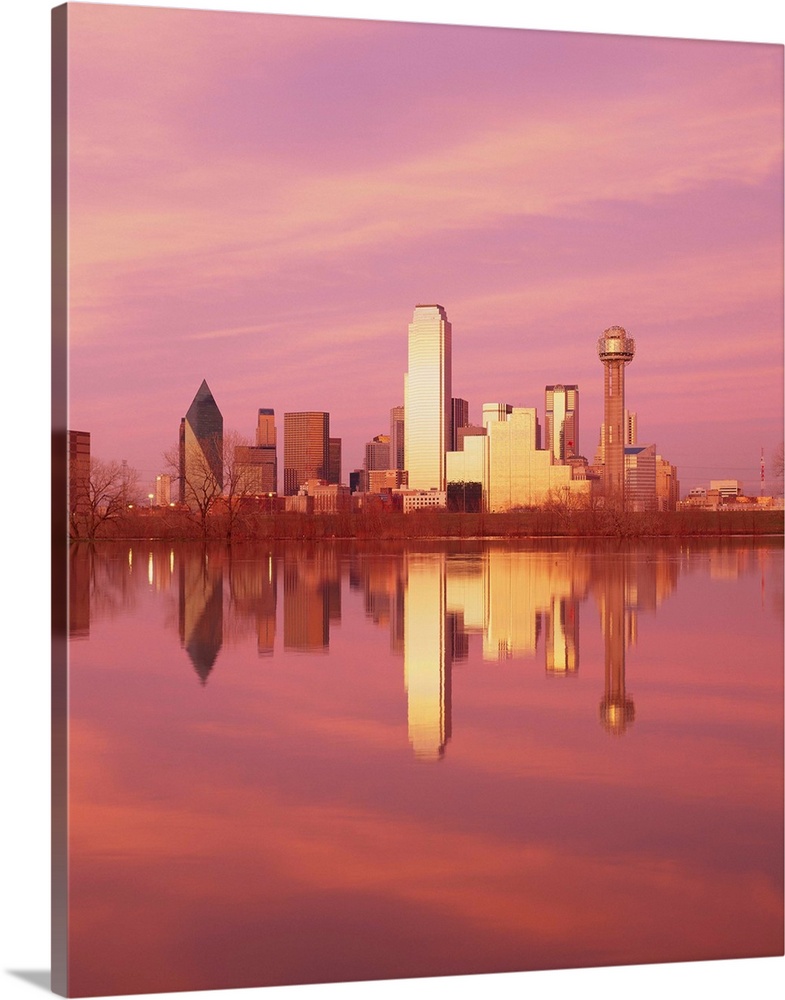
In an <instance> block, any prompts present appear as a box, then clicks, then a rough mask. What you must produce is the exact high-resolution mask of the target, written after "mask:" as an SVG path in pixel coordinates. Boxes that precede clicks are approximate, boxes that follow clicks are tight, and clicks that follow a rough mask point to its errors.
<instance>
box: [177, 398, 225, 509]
mask: <svg viewBox="0 0 785 1000" xmlns="http://www.w3.org/2000/svg"><path fill="white" fill-rule="evenodd" d="M223 428H224V421H223V417H222V416H221V411H220V410H219V409H218V406H217V404H216V402H215V399H214V398H213V394H212V393H211V392H210V387H209V386H208V385H207V381H206V380H203V381H202V384H201V385H200V386H199V391H198V392H197V393H196V395H195V396H194V398H193V401H192V402H191V405H190V406H189V407H188V412H187V413H186V415H185V416H184V417H183V418H182V420H181V421H180V502H181V503H187V504H189V506H194V504H196V505H197V506H199V507H202V505H203V504H204V503H206V502H209V500H210V499H211V498H214V497H216V496H218V495H219V494H220V493H221V491H222V489H223Z"/></svg>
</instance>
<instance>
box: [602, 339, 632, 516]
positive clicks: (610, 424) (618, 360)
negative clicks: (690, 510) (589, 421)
mask: <svg viewBox="0 0 785 1000" xmlns="http://www.w3.org/2000/svg"><path fill="white" fill-rule="evenodd" d="M597 353H598V354H599V357H600V361H601V362H602V364H603V367H604V368H605V393H604V398H605V421H604V424H603V440H602V452H603V458H604V465H603V491H604V493H605V498H606V500H613V501H614V502H615V503H618V504H620V505H623V504H624V438H625V429H624V369H625V368H626V367H627V365H628V364H629V363H630V362H631V361H632V359H633V357H634V356H635V341H634V340H633V339H632V337H628V336H627V331H626V330H625V329H624V327H621V326H610V327H608V329H607V330H605V331H604V333H603V335H602V336H601V337H600V338H599V340H598V341H597Z"/></svg>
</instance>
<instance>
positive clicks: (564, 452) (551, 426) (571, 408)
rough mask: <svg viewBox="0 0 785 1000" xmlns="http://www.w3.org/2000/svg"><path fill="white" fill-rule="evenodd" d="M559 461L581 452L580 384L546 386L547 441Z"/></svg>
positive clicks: (544, 444) (546, 445)
mask: <svg viewBox="0 0 785 1000" xmlns="http://www.w3.org/2000/svg"><path fill="white" fill-rule="evenodd" d="M543 447H544V448H547V449H548V450H549V451H550V453H551V454H552V455H553V457H554V460H555V461H557V462H565V461H566V460H567V459H568V458H571V457H572V456H573V455H579V454H580V448H579V445H578V386H577V385H546V386H545V441H544V442H543Z"/></svg>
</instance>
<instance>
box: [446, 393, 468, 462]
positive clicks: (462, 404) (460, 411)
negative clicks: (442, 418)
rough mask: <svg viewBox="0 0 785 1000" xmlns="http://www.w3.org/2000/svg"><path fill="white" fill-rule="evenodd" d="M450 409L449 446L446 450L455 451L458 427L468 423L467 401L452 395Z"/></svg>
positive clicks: (465, 425)
mask: <svg viewBox="0 0 785 1000" xmlns="http://www.w3.org/2000/svg"><path fill="white" fill-rule="evenodd" d="M450 411H451V415H450V447H449V449H448V451H457V450H458V429H459V428H460V427H468V425H469V403H468V402H467V400H465V399H456V398H455V397H453V399H452V400H451V407H450Z"/></svg>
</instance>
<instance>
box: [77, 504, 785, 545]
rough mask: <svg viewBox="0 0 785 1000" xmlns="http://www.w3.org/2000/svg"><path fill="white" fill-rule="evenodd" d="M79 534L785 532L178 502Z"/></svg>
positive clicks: (640, 518)
mask: <svg viewBox="0 0 785 1000" xmlns="http://www.w3.org/2000/svg"><path fill="white" fill-rule="evenodd" d="M90 528H91V531H82V532H73V531H72V537H73V538H79V537H81V538H116V539H134V538H159V539H166V540H172V541H174V540H178V539H182V540H187V539H212V540H216V541H217V540H232V541H262V540H268V539H275V540H278V539H281V540H283V539H328V538H356V539H366V538H370V539H404V540H405V539H427V538H458V539H460V538H509V539H518V538H538V537H575V538H581V537H585V538H650V537H656V538H667V537H685V536H729V535H782V534H783V512H782V511H781V510H749V511H746V510H741V511H739V510H732V511H728V510H716V511H708V510H685V511H662V512H655V513H635V512H631V511H624V510H617V509H613V508H609V507H601V506H596V507H593V508H585V509H574V510H567V509H560V508H558V507H552V508H548V507H542V508H537V509H532V510H521V511H513V512H509V513H504V514H488V513H455V512H450V511H440V510H421V511H413V512H412V513H409V514H403V513H401V512H398V511H387V510H374V509H366V510H359V511H354V512H348V511H347V512H343V513H334V514H298V513H280V512H276V513H264V512H260V511H256V510H253V511H248V512H241V513H239V514H238V513H236V512H232V516H231V518H230V517H229V515H227V513H226V512H217V513H215V514H210V515H209V516H207V517H206V518H201V517H199V516H194V514H192V513H191V512H190V511H188V510H184V509H178V508H157V507H151V508H138V507H134V508H131V509H127V510H125V511H123V512H121V513H118V514H117V515H116V516H114V517H112V518H106V519H104V520H102V521H100V522H98V523H91V525H90Z"/></svg>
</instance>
